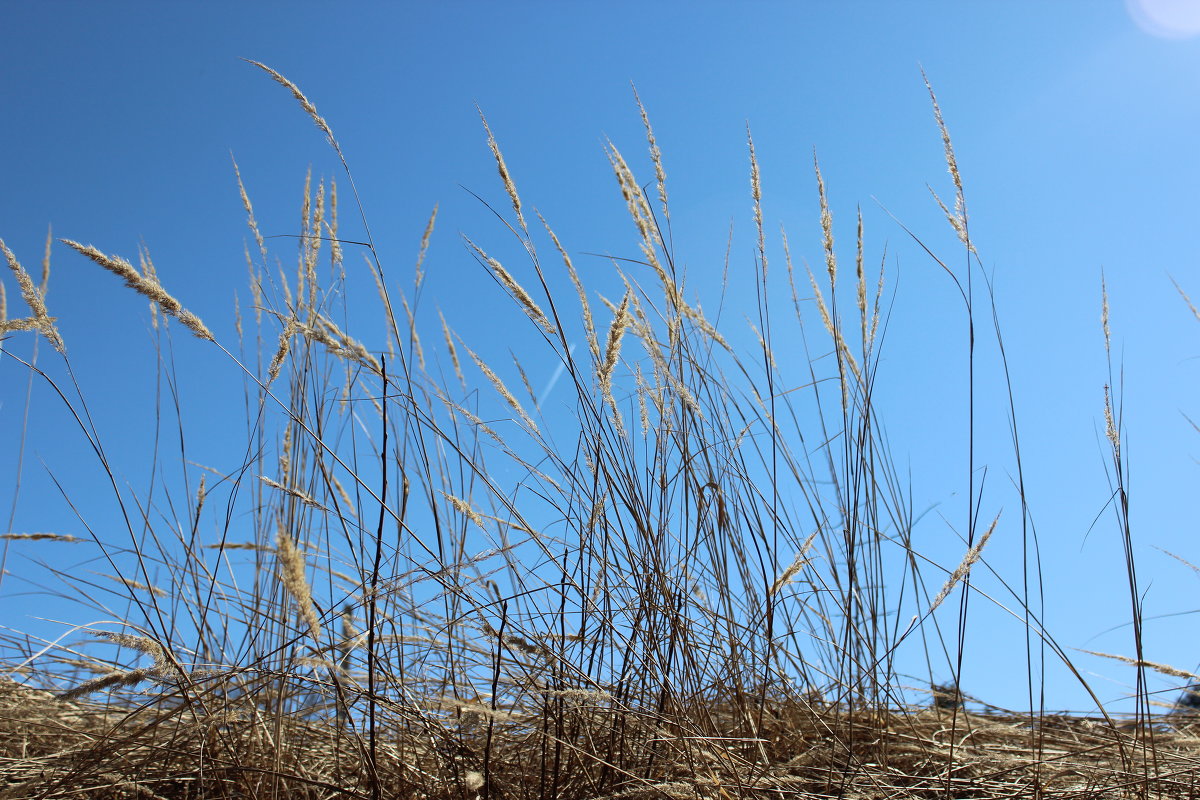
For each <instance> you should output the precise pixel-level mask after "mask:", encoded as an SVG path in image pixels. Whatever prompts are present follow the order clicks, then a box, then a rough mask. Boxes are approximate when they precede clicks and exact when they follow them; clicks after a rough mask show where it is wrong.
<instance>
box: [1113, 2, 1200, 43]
mask: <svg viewBox="0 0 1200 800" xmlns="http://www.w3.org/2000/svg"><path fill="white" fill-rule="evenodd" d="M1125 6H1126V8H1128V9H1129V14H1130V16H1132V17H1133V21H1134V22H1136V23H1137V24H1138V27H1140V28H1141V29H1142V30H1144V31H1146V33H1149V34H1152V35H1154V36H1161V37H1163V38H1165V39H1186V38H1188V37H1190V36H1196V35H1198V34H1200V0H1125Z"/></svg>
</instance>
